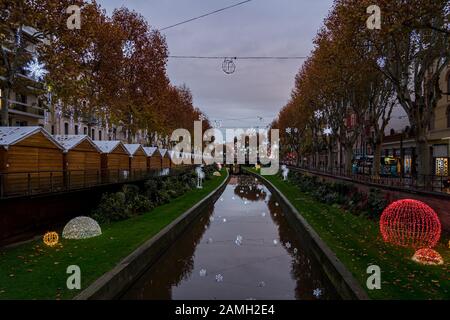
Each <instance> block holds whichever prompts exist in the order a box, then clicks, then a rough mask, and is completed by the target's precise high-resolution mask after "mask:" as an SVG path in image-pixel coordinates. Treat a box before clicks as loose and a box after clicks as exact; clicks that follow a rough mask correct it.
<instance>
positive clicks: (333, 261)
mask: <svg viewBox="0 0 450 320" xmlns="http://www.w3.org/2000/svg"><path fill="white" fill-rule="evenodd" d="M247 172H249V173H250V174H253V175H255V176H257V177H258V178H260V179H261V180H262V181H263V182H264V184H265V185H266V186H267V187H268V188H269V190H270V191H271V192H272V193H273V195H274V196H275V197H276V198H277V199H278V200H279V202H280V205H281V207H282V208H283V210H284V212H285V213H286V218H287V220H288V222H289V223H290V224H291V226H292V227H293V228H294V229H295V230H296V231H297V233H298V235H299V237H300V238H301V239H302V241H303V242H304V243H305V248H308V249H309V250H310V252H311V253H312V255H313V256H314V257H315V258H316V259H317V261H318V262H319V264H320V265H321V266H322V269H323V271H324V273H325V274H326V275H327V277H328V278H329V279H330V281H331V283H332V284H333V286H334V287H335V289H336V291H337V292H338V293H339V295H340V296H341V297H342V299H345V300H368V299H369V296H368V295H367V293H366V292H365V291H364V289H363V288H362V287H361V286H360V284H359V282H358V281H357V280H356V279H355V278H354V277H353V275H352V274H351V272H350V271H349V270H348V269H347V268H346V267H345V266H344V264H343V263H342V262H341V261H340V260H339V259H338V258H337V257H336V255H335V254H334V252H333V251H331V249H330V248H329V247H328V246H327V245H326V244H325V242H324V241H323V240H322V239H321V238H320V237H319V235H318V234H317V233H316V232H315V231H314V229H313V228H312V227H311V226H310V225H309V223H308V222H307V221H306V220H305V219H304V218H303V217H302V216H301V214H300V213H299V212H298V210H297V209H296V208H295V207H294V206H293V205H292V204H291V203H290V202H289V200H288V199H287V198H286V197H285V196H284V195H283V194H282V193H281V192H280V191H279V190H278V189H277V188H276V187H275V186H274V185H273V184H272V183H271V182H269V181H268V180H266V179H265V178H264V177H262V176H259V175H256V174H254V173H252V172H250V171H247Z"/></svg>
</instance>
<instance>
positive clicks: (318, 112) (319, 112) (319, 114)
mask: <svg viewBox="0 0 450 320" xmlns="http://www.w3.org/2000/svg"><path fill="white" fill-rule="evenodd" d="M314 117H315V118H316V119H321V118H322V117H323V111H322V110H316V111H314Z"/></svg>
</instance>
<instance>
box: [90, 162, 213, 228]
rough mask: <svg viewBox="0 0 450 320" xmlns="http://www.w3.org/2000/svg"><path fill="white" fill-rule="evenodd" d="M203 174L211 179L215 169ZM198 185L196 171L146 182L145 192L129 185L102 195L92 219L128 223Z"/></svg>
mask: <svg viewBox="0 0 450 320" xmlns="http://www.w3.org/2000/svg"><path fill="white" fill-rule="evenodd" d="M203 171H204V172H205V179H206V180H209V179H211V177H212V176H213V173H214V171H216V169H215V167H214V166H206V167H204V168H203ZM196 185H197V175H196V173H195V170H189V171H187V172H183V173H180V174H178V175H174V176H161V177H154V178H151V179H149V180H147V181H146V182H145V183H144V187H143V188H142V189H140V188H139V187H138V186H136V185H133V184H127V185H124V186H123V188H122V190H121V191H119V192H115V193H105V194H103V195H102V198H101V200H100V203H99V205H98V207H97V208H96V209H95V210H93V212H92V214H91V217H92V218H93V219H95V220H96V221H98V222H99V223H110V222H114V221H121V220H126V219H129V218H131V217H134V216H137V215H141V214H143V213H145V212H148V211H150V210H151V209H152V208H155V207H157V206H160V205H163V204H166V203H168V202H170V201H171V200H173V199H175V198H178V197H180V196H182V195H183V194H185V193H186V192H188V191H189V190H192V189H194V188H195V187H196Z"/></svg>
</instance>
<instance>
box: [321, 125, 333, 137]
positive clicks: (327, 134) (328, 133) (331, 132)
mask: <svg viewBox="0 0 450 320" xmlns="http://www.w3.org/2000/svg"><path fill="white" fill-rule="evenodd" d="M323 134H324V135H326V136H330V135H332V134H333V129H331V128H330V127H326V128H325V129H323Z"/></svg>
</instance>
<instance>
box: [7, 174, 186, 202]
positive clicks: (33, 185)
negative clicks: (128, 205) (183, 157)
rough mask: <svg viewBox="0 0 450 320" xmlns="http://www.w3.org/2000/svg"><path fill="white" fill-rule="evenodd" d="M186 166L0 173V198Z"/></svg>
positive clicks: (139, 176)
mask: <svg viewBox="0 0 450 320" xmlns="http://www.w3.org/2000/svg"><path fill="white" fill-rule="evenodd" d="M189 169H190V167H187V166H185V167H175V168H166V169H150V170H147V169H133V170H123V169H105V170H68V171H35V172H14V173H0V199H1V198H11V197H19V196H31V195H39V194H46V193H55V192H64V191H71V190H80V189H87V188H92V187H95V186H101V185H109V184H116V183H124V182H134V181H142V180H145V179H150V178H152V177H158V176H167V175H177V174H180V173H181V172H185V171H187V170H189Z"/></svg>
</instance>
